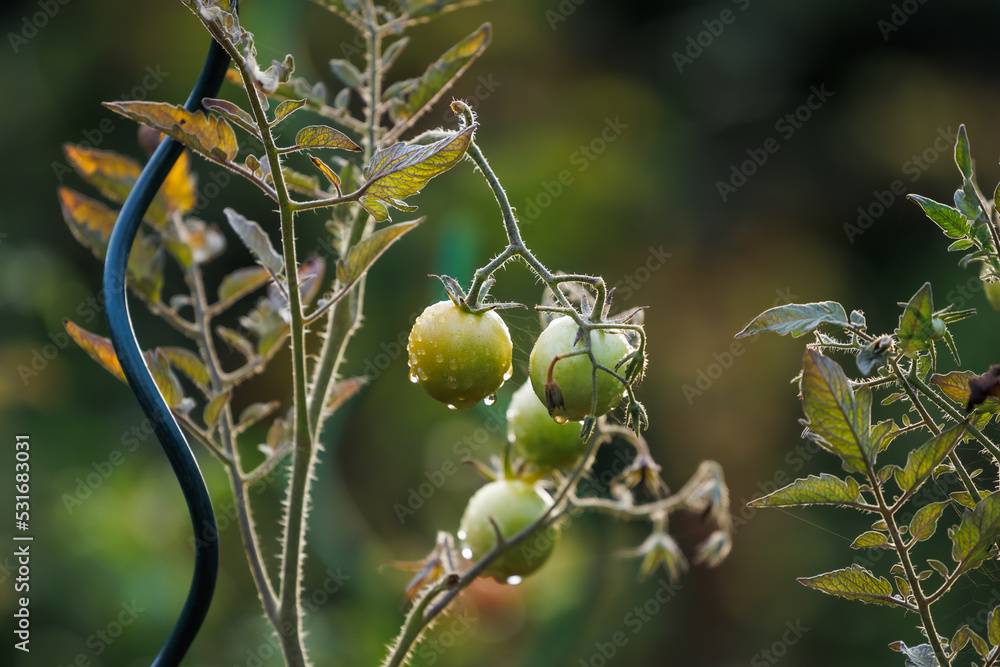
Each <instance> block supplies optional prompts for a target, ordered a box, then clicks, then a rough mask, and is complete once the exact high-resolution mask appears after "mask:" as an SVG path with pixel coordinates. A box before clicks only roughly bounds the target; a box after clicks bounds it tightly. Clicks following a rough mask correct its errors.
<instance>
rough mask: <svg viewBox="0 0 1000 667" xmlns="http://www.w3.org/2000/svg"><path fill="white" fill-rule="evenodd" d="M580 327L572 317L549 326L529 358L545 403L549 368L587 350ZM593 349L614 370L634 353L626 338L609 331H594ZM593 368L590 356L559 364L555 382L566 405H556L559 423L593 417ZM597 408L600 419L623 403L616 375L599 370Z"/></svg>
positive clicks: (535, 385)
mask: <svg viewBox="0 0 1000 667" xmlns="http://www.w3.org/2000/svg"><path fill="white" fill-rule="evenodd" d="M579 330H580V328H579V327H578V326H577V324H576V322H575V321H574V320H573V318H572V317H570V316H569V315H564V316H563V317H560V318H558V319H555V320H553V321H552V322H551V323H549V326H547V327H546V328H545V331H543V332H542V333H541V335H539V336H538V340H537V341H535V346H534V347H533V348H532V350H531V356H530V358H529V370H528V375H529V376H530V377H531V386H532V387H533V388H534V390H535V395H536V396H538V400H540V401H542V402H543V403H546V401H545V383H546V381H547V378H548V374H549V365H550V364H551V363H552V360H553V359H555V358H556V357H557V356H564V355H567V354H571V353H573V352H579V351H581V350H583V349H584V341H583V340H582V339H581V340H580V341H579V342H576V337H577V333H578V332H579ZM590 347H591V351H592V352H593V353H594V358H595V359H596V360H597V361H598V363H600V364H603V365H604V366H607V367H608V368H611V369H614V368H615V366H616V365H617V364H618V362H619V361H621V359H622V358H623V357H624V356H625V355H626V354H628V353H629V352H631V351H632V348H631V346H630V345H629V344H628V340H626V338H625V336H623V335H622V334H620V333H608V332H606V331H591V332H590ZM592 371H593V365H592V364H591V363H590V357H588V356H587V355H586V354H577V355H576V356H572V357H565V358H562V359H560V360H559V361H557V362H556V364H555V368H554V369H553V373H552V379H553V380H555V382H556V383H557V384H558V385H559V389H560V391H561V392H562V405H561V406H556V409H555V410H554V411H553V413H552V416H553V417H554V418H555V419H556V420H557V421H563V422H565V421H568V420H580V419H583V418H584V417H586V416H587V415H589V414H590V408H591V399H592V397H593V392H594V382H593V376H592ZM596 384H597V409H596V412H595V414H594V416H596V417H600V416H601V415H603V414H606V413H608V412H610V411H611V410H613V409H614V408H615V407H617V406H618V404H619V403H621V400H622V392H623V391H624V389H625V388H624V387H623V386H622V383H621V382H619V381H618V379H617V378H615V377H614V376H612V375H610V374H608V373H606V372H604V371H601V370H598V371H597V383H596ZM546 405H547V404H546Z"/></svg>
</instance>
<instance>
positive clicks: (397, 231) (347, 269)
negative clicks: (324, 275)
mask: <svg viewBox="0 0 1000 667" xmlns="http://www.w3.org/2000/svg"><path fill="white" fill-rule="evenodd" d="M423 221H424V219H423V218H420V219H418V220H414V221H412V222H400V223H397V224H395V225H390V226H388V227H383V228H382V229H380V230H378V231H376V232H373V233H372V234H369V235H368V236H366V237H365V238H363V239H361V241H360V242H358V243H357V244H356V245H354V246H353V247H352V248H351V249H350V250H349V251H348V252H347V257H345V258H343V259H341V260H338V261H337V280H339V281H340V283H341V286H342V288H341V289H346V288H347V287H348V286H350V285H352V284H354V281H356V280H357V279H358V278H360V277H361V276H363V275H364V273H365V271H367V270H368V267H370V266H371V265H372V264H373V263H374V262H375V260H376V259H378V258H379V256H381V255H382V253H383V252H385V251H386V249H388V247H389V246H391V245H392V244H393V243H395V242H396V241H397V240H398V239H399V238H400V237H401V236H402V235H403V234H405V233H406V232H408V231H410V230H411V229H413V228H414V227H416V226H417V225H419V224H420V223H421V222H423Z"/></svg>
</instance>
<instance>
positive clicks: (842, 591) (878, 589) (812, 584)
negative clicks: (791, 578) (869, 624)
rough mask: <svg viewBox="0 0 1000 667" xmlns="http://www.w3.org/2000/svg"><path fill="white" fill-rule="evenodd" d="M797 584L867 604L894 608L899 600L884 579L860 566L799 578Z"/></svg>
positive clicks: (890, 585)
mask: <svg viewBox="0 0 1000 667" xmlns="http://www.w3.org/2000/svg"><path fill="white" fill-rule="evenodd" d="M798 582H799V583H800V584H802V585H803V586H807V587H808V588H814V589H816V590H818V591H822V592H824V593H827V594H829V595H837V596H839V597H842V598H846V599H848V600H859V601H861V602H865V603H869V604H884V605H890V606H895V605H898V604H900V602H901V601H900V600H899V599H898V598H896V597H894V596H893V594H892V584H890V583H889V581H888V580H887V579H886V578H885V577H878V578H876V577H875V576H874V575H873V574H872V573H871V572H869V571H868V570H866V569H865V568H863V567H861V566H860V565H852V566H850V567H848V568H844V569H843V570H834V571H833V572H827V573H826V574H820V575H817V576H815V577H801V578H799V579H798Z"/></svg>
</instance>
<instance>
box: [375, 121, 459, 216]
mask: <svg viewBox="0 0 1000 667" xmlns="http://www.w3.org/2000/svg"><path fill="white" fill-rule="evenodd" d="M476 127H477V126H476V125H470V126H469V127H467V128H465V129H464V130H462V131H461V132H457V133H455V134H452V135H451V136H448V137H445V138H444V139H441V140H440V141H435V142H434V143H432V144H428V145H426V146H420V145H410V144H406V143H397V144H392V145H391V146H389V147H388V148H384V149H382V148H380V149H378V150H377V151H376V152H375V155H374V156H372V159H371V161H370V162H369V163H368V164H367V165H366V166H365V168H364V178H365V184H364V185H363V186H362V187H363V189H364V191H365V194H366V195H367V196H368V197H371V198H373V199H377V200H379V201H381V202H383V203H385V204H390V205H391V204H392V203H393V202H394V201H396V200H404V199H406V198H407V197H409V196H410V195H413V194H416V193H417V192H419V191H420V190H421V188H423V187H424V186H425V185H426V184H427V181H429V180H430V179H432V178H434V177H435V176H437V175H438V174H441V173H443V172H445V171H447V170H448V169H451V168H452V167H453V166H455V165H456V164H458V163H459V162H460V161H461V160H462V158H463V157H464V156H465V151H466V149H468V147H469V144H470V143H472V135H473V133H474V132H475V131H476Z"/></svg>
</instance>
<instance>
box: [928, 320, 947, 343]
mask: <svg viewBox="0 0 1000 667" xmlns="http://www.w3.org/2000/svg"><path fill="white" fill-rule="evenodd" d="M945 331H947V329H946V328H945V324H944V320H942V319H941V318H940V317H933V318H931V339H933V340H937V339H939V338H944V334H945Z"/></svg>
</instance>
